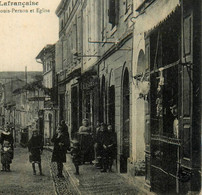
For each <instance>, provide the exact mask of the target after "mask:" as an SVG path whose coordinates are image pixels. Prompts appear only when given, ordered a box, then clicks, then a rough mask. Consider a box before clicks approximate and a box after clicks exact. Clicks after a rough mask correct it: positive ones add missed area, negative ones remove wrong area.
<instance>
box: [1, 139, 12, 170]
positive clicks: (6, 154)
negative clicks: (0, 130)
mask: <svg viewBox="0 0 202 195" xmlns="http://www.w3.org/2000/svg"><path fill="white" fill-rule="evenodd" d="M12 156H13V150H12V145H11V143H10V142H9V141H4V143H3V144H2V150H1V163H2V171H8V172H10V164H11V163H12Z"/></svg>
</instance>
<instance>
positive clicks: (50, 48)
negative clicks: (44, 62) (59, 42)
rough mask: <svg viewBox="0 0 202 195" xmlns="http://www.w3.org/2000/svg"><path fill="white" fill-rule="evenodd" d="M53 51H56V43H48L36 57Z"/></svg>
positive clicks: (38, 57) (39, 57)
mask: <svg viewBox="0 0 202 195" xmlns="http://www.w3.org/2000/svg"><path fill="white" fill-rule="evenodd" d="M51 51H55V44H48V45H46V46H45V47H44V48H43V49H42V50H41V51H40V52H39V54H38V55H37V57H36V59H41V58H42V56H43V55H44V54H45V53H47V52H51Z"/></svg>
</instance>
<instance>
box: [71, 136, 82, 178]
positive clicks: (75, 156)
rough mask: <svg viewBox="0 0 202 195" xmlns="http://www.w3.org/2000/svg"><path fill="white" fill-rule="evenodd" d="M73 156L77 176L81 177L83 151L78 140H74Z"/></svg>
mask: <svg viewBox="0 0 202 195" xmlns="http://www.w3.org/2000/svg"><path fill="white" fill-rule="evenodd" d="M71 155H72V161H73V163H74V166H75V169H76V172H75V174H76V175H79V165H81V150H80V145H79V142H78V140H77V139H74V140H72V147H71Z"/></svg>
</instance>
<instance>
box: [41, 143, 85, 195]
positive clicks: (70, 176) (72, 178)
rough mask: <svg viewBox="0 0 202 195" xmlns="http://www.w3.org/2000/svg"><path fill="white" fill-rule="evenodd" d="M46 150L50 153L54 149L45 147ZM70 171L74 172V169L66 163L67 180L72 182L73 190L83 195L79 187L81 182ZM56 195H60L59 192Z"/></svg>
mask: <svg viewBox="0 0 202 195" xmlns="http://www.w3.org/2000/svg"><path fill="white" fill-rule="evenodd" d="M44 149H45V150H47V151H49V152H52V151H53V149H52V148H50V147H48V146H45V147H44ZM67 158H68V160H67V161H69V157H68V156H67ZM70 170H72V167H68V165H67V163H64V171H65V172H66V174H67V178H66V179H68V180H69V181H70V183H71V185H72V186H73V188H74V190H75V191H76V192H77V194H79V195H81V194H82V193H81V191H80V190H79V187H78V186H79V180H78V179H77V178H76V177H75V175H74V174H71V173H70ZM56 195H58V192H56Z"/></svg>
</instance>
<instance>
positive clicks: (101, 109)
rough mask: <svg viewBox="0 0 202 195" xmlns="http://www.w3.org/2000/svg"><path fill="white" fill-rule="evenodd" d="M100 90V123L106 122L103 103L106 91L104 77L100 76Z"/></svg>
mask: <svg viewBox="0 0 202 195" xmlns="http://www.w3.org/2000/svg"><path fill="white" fill-rule="evenodd" d="M101 82H102V83H101V90H100V122H103V123H104V122H106V120H105V108H106V107H105V103H106V99H105V98H106V94H105V93H106V90H105V76H104V75H103V76H102V81H101Z"/></svg>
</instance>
